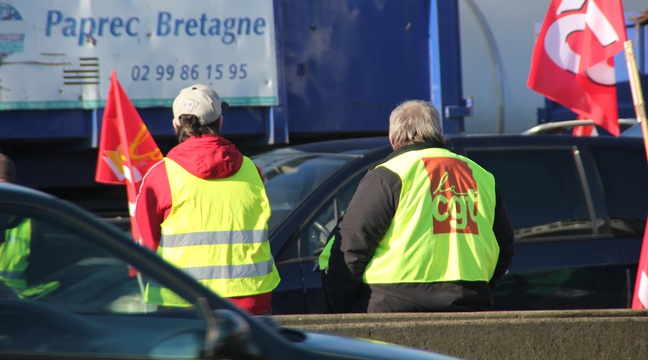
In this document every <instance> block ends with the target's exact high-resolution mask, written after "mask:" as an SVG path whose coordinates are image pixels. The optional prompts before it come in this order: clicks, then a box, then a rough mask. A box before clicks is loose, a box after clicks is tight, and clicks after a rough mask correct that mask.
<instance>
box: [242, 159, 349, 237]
mask: <svg viewBox="0 0 648 360" xmlns="http://www.w3.org/2000/svg"><path fill="white" fill-rule="evenodd" d="M358 156H360V155H358V154H354V153H345V154H333V153H309V152H303V151H298V150H295V149H289V148H286V149H278V150H272V151H269V152H266V153H263V154H260V155H256V156H253V157H252V160H253V161H254V163H255V164H256V165H257V166H258V167H259V169H261V173H262V174H263V181H264V183H265V186H266V192H267V194H268V199H269V200H270V207H271V208H272V216H271V218H270V222H269V223H268V228H269V231H270V233H273V232H274V230H275V229H276V228H277V227H278V226H279V225H280V224H281V223H282V222H283V221H284V220H285V219H286V218H287V217H288V215H290V213H291V212H292V211H293V210H294V209H296V208H297V207H298V206H299V205H300V204H301V203H302V202H303V201H304V200H305V199H306V198H307V197H308V196H309V195H310V194H311V193H312V192H313V191H314V190H315V189H317V187H319V186H320V185H321V184H322V183H324V181H326V179H328V178H330V177H331V176H332V175H333V174H335V173H336V172H337V171H339V170H340V169H341V168H342V167H344V165H346V164H347V163H349V162H350V161H352V160H353V159H355V158H357V157H358Z"/></svg>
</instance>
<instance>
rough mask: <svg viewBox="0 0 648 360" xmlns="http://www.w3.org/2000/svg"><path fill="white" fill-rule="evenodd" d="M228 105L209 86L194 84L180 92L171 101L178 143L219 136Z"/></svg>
mask: <svg viewBox="0 0 648 360" xmlns="http://www.w3.org/2000/svg"><path fill="white" fill-rule="evenodd" d="M227 107H228V104H227V103H226V102H225V101H222V100H221V98H220V96H219V95H218V93H216V91H214V90H212V89H211V88H210V87H209V86H207V85H203V84H195V85H192V86H189V87H186V88H184V89H182V90H180V93H179V94H178V96H177V97H176V98H175V100H174V101H173V124H174V126H175V128H176V129H177V133H178V140H179V141H180V142H182V141H184V140H186V139H187V138H189V137H191V136H198V137H200V136H201V135H206V134H212V135H220V126H221V121H222V118H221V116H222V114H223V111H224V110H226V109H227Z"/></svg>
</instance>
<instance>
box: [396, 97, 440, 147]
mask: <svg viewBox="0 0 648 360" xmlns="http://www.w3.org/2000/svg"><path fill="white" fill-rule="evenodd" d="M389 138H390V139H391V142H392V146H393V148H394V149H398V148H399V147H401V146H403V145H409V144H414V143H419V144H420V143H423V144H430V145H444V144H445V142H446V139H445V136H443V128H442V127H441V117H440V116H439V111H438V110H437V109H436V108H435V107H434V105H432V103H430V102H427V101H423V100H408V101H405V102H403V103H401V104H400V105H398V106H397V107H396V108H395V109H394V110H393V111H392V113H391V115H390V116H389Z"/></svg>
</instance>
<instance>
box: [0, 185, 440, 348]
mask: <svg viewBox="0 0 648 360" xmlns="http://www.w3.org/2000/svg"><path fill="white" fill-rule="evenodd" d="M0 228H1V230H2V231H3V236H2V237H0V259H2V260H3V261H1V262H0V264H2V266H3V268H1V269H0V358H3V359H4V358H19V359H35V358H38V359H89V358H100V359H112V358H115V359H116V358H118V359H148V358H151V359H152V358H155V359H159V358H165V359H173V358H182V359H313V360H314V359H446V358H448V357H445V356H442V355H438V354H434V353H431V352H425V351H422V350H415V349H411V348H406V347H401V346H396V345H390V344H385V343H377V342H370V341H366V340H359V339H351V338H344V337H338V336H332V335H326V334H321V333H313V332H306V331H301V330H297V329H290V328H281V327H279V326H278V325H276V323H275V322H274V321H272V319H271V318H268V317H252V316H249V315H247V314H246V313H244V312H242V311H240V310H239V309H238V308H236V307H235V306H234V305H233V304H231V303H230V302H228V301H226V300H223V299H221V298H219V297H218V296H217V295H216V294H214V293H212V292H211V291H210V290H208V289H207V288H205V287H203V286H202V285H201V284H199V283H198V282H197V281H196V280H194V279H193V278H191V277H189V275H187V274H185V273H184V272H182V271H180V270H179V269H177V268H175V267H173V266H171V265H170V264H168V263H166V262H164V261H163V260H162V259H161V258H160V257H158V256H157V255H156V254H154V253H153V252H151V251H149V250H146V249H145V248H143V247H140V246H138V245H137V244H136V243H135V242H134V241H133V239H132V238H131V237H129V236H128V235H127V234H126V233H125V232H124V231H123V230H121V229H119V228H118V227H116V226H114V225H111V224H108V223H107V222H106V221H104V220H102V219H100V218H98V217H96V216H94V215H91V214H90V213H89V212H87V211H85V210H82V209H81V208H80V207H77V206H76V205H72V204H71V203H68V202H66V201H62V200H59V199H57V198H54V197H53V196H50V195H46V194H44V193H41V192H38V191H35V190H31V189H27V188H24V187H20V186H18V185H11V184H2V183H0ZM17 229H20V231H19V232H18V231H17ZM25 256H28V257H25ZM25 259H28V266H27V268H26V269H25V268H24V267H23V266H18V265H16V264H20V263H22V260H25ZM5 260H9V261H5ZM20 271H23V274H24V275H25V276H24V277H23V276H18V275H20V274H18V273H19V272H20ZM10 274H15V275H16V276H13V277H12V276H10ZM22 278H24V279H26V283H20V284H19V283H17V282H16V280H18V279H22ZM151 282H155V283H158V284H162V285H164V287H166V288H168V289H170V291H172V292H174V293H175V294H177V295H178V296H180V297H182V298H184V299H185V300H187V301H188V302H190V303H191V304H193V306H191V307H187V308H170V307H157V306H154V305H150V304H148V303H147V302H146V301H144V300H143V296H144V294H145V292H146V290H145V288H146V285H147V284H148V283H151Z"/></svg>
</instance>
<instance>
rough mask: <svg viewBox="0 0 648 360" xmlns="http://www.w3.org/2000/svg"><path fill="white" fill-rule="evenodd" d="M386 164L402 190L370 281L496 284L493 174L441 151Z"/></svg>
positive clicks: (371, 264)
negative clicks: (485, 282)
mask: <svg viewBox="0 0 648 360" xmlns="http://www.w3.org/2000/svg"><path fill="white" fill-rule="evenodd" d="M379 166H382V167H385V168H387V169H389V170H391V171H393V172H394V173H396V174H397V175H398V176H399V177H400V179H401V181H402V190H401V194H400V197H399V203H398V209H397V210H396V214H395V215H394V220H393V221H392V223H391V225H390V227H389V229H388V230H387V232H386V234H385V235H384V237H383V239H382V240H381V241H380V243H379V245H378V248H377V249H376V253H375V254H374V256H373V258H372V260H371V261H370V262H369V264H368V265H367V268H366V270H365V274H364V281H365V282H366V283H369V284H390V283H430V282H438V281H457V280H465V281H489V280H490V278H491V277H492V275H493V272H494V271H495V266H496V264H497V259H498V256H499V245H498V244H497V240H496V238H495V235H494V233H493V222H494V215H495V180H494V178H493V176H492V175H491V174H490V173H489V172H487V171H486V170H484V169H483V168H482V167H480V166H479V165H477V164H476V163H474V162H473V161H471V160H470V159H468V158H465V157H463V156H460V155H457V154H454V153H452V152H451V151H449V150H446V149H438V148H430V149H423V150H416V151H409V152H406V153H404V154H401V155H399V156H397V157H395V158H393V159H390V160H389V161H387V162H385V163H384V164H381V165H379Z"/></svg>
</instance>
